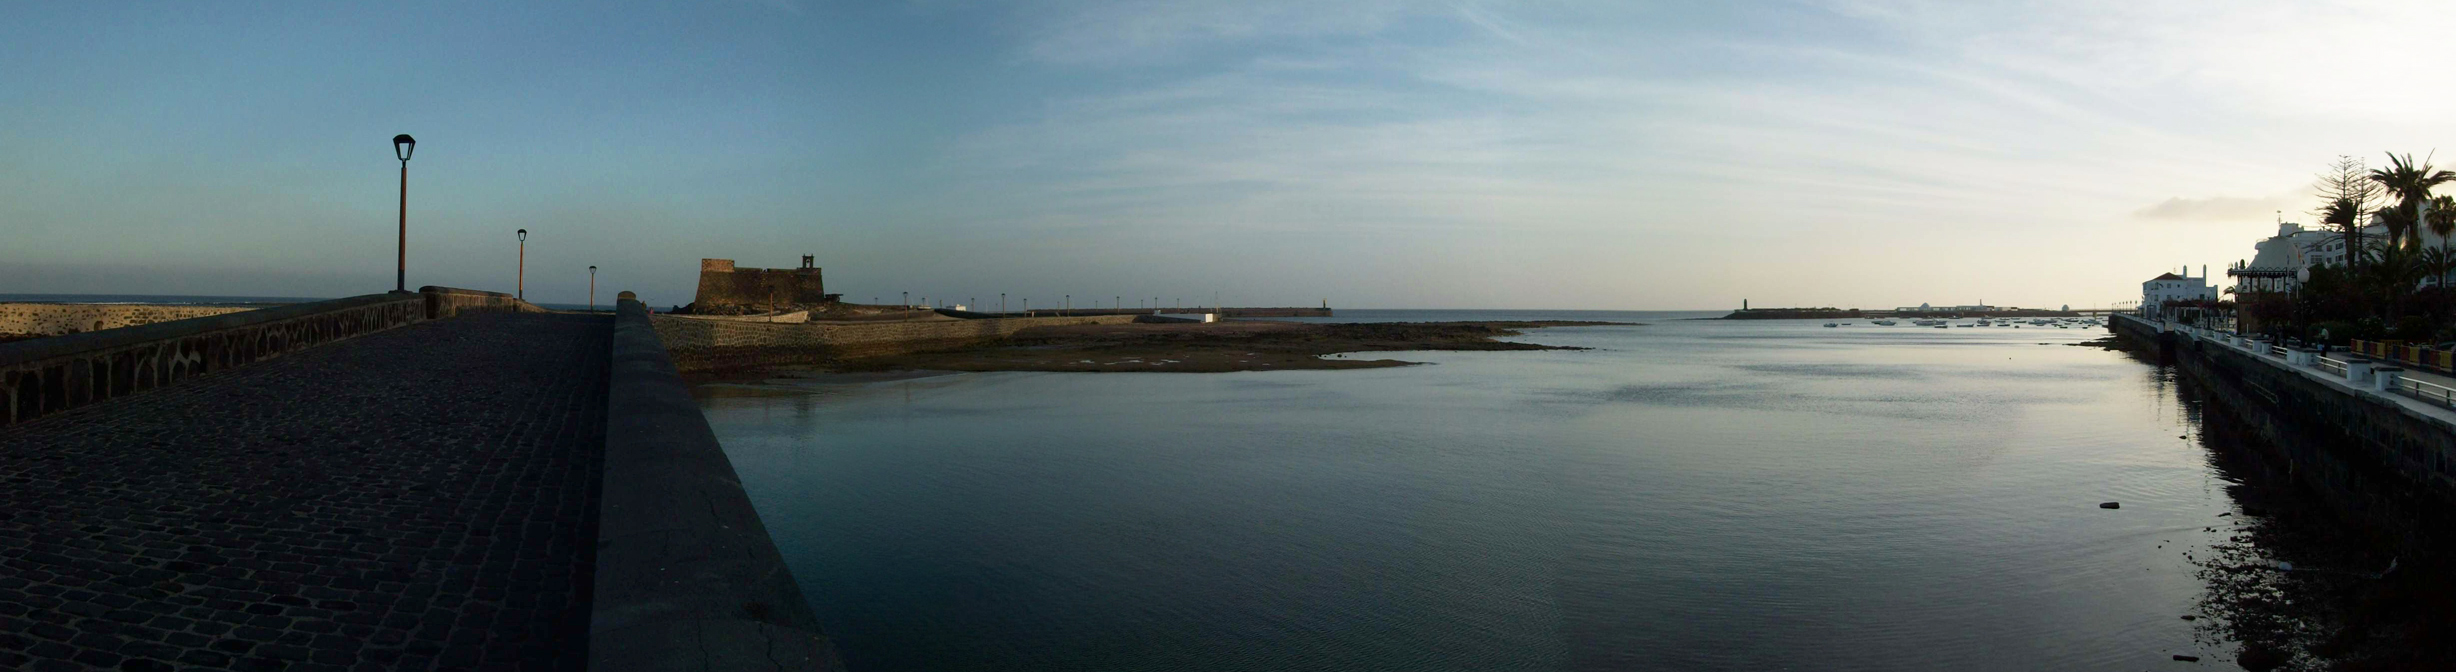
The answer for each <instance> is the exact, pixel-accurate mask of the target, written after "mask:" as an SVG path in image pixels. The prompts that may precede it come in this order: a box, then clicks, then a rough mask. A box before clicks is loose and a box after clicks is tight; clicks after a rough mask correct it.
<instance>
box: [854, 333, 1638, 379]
mask: <svg viewBox="0 0 2456 672" xmlns="http://www.w3.org/2000/svg"><path fill="white" fill-rule="evenodd" d="M1587 326H1636V325H1633V324H1631V323H1626V322H1414V323H1380V324H1346V323H1342V324H1320V323H1300V322H1268V321H1255V322H1221V323H1212V324H1200V323H1181V324H1139V323H1138V324H1116V325H1077V326H1065V327H1036V328H1032V329H1025V330H1023V331H1020V332H1017V333H1016V334H1015V335H1014V336H1013V337H1012V338H1009V339H1007V340H1005V341H1003V342H999V343H996V344H992V345H988V346H984V347H979V348H972V349H966V350H956V351H950V352H931V353H917V354H908V355H897V356H891V357H880V358H875V359H864V360H855V361H850V362H845V363H843V364H842V365H839V366H837V367H834V368H833V369H831V370H833V371H840V372H860V371H906V370H935V371H1101V372H1114V371H1166V372H1185V373H1207V372H1224V371H1274V370H1288V369H1369V368H1381V367H1391V366H1409V365H1413V364H1418V363H1420V362H1409V361H1403V360H1396V359H1379V358H1376V359H1359V358H1354V357H1345V356H1340V355H1345V354H1346V353H1357V352H1387V351H1404V350H1579V349H1583V348H1572V347H1565V346H1555V345H1541V344H1536V343H1517V342H1511V341H1503V340H1498V339H1499V338H1500V337H1504V336H1516V335H1519V334H1520V333H1522V332H1521V331H1520V330H1523V329H1536V328H1543V327H1587Z"/></svg>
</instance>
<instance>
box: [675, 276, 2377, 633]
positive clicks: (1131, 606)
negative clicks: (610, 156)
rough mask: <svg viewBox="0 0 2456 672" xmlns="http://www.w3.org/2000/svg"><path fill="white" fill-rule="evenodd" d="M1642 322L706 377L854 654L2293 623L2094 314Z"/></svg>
mask: <svg viewBox="0 0 2456 672" xmlns="http://www.w3.org/2000/svg"><path fill="white" fill-rule="evenodd" d="M1550 317H1555V318H1567V319H1596V318H1597V317H1598V316H1594V315H1567V316H1562V315H1552V316H1550ZM1601 317H1604V318H1605V319H1609V318H1610V317H1612V316H1601ZM1636 317H1638V318H1639V319H1638V320H1637V321H1644V322H1648V326H1645V327H1598V328H1578V329H1555V330H1545V331H1541V332H1537V333H1535V334H1531V335H1529V336H1528V337H1526V338H1529V339H1534V340H1539V341H1541V342H1547V343H1557V344H1563V345H1579V346H1587V347H1593V348H1597V349H1595V350H1589V351H1543V352H1511V353H1408V354H1407V355H1405V356H1404V357H1403V358H1407V359H1415V360H1419V361H1427V362H1433V363H1436V365H1435V366H1427V367H1411V368H1402V369H1376V370H1362V371H1311V372H1307V371H1285V372H1269V373H1240V374H1031V373H999V374H966V375H951V376H939V377H929V378H918V379H911V380H897V381H887V382H863V383H859V384H824V383H821V384H809V383H802V384H788V385H778V386H773V387H766V388H760V387H757V386H751V387H732V388H709V389H708V390H707V391H706V396H705V397H703V403H704V407H705V408H706V409H707V412H708V414H709V417H710V419H711V421H712V423H713V424H714V425H715V426H716V428H717V430H718V433H719V437H720V439H721V440H723V441H724V443H725V446H726V449H727V452H728V454H729V455H730V456H731V457H732V458H733V460H734V462H735V464H736V467H737V469H739V470H740V471H741V472H742V475H743V480H744V483H745V485H746V486H747V487H748V488H749V489H750V491H751V494H752V496H753V499H754V501H755V502H756V503H757V504H758V506H759V507H760V510H761V512H762V516H763V517H764V518H765V519H766V522H767V523H768V526H769V527H770V529H771V531H772V532H773V533H774V534H775V535H776V537H777V538H778V541H779V544H780V546H782V547H783V550H784V552H785V554H786V556H787V557H788V559H789V560H790V561H791V562H792V564H793V566H794V571H795V573H796V577H797V578H798V579H799V580H800V581H801V582H802V583H803V584H804V586H805V589H806V593H807V594H808V595H809V596H810V598H811V600H812V602H813V604H814V607H816V609H817V611H818V613H819V614H821V617H822V619H823V620H825V621H826V624H827V626H828V627H829V628H830V629H831V633H832V634H834V635H835V636H836V637H837V640H838V642H839V643H840V645H841V646H842V647H843V648H844V654H845V657H846V659H847V661H848V662H849V663H851V664H852V665H853V666H854V667H855V668H856V669H937V670H964V669H1013V668H1047V669H1087V670H1159V669H1205V670H1282V669H1318V670H1373V669H1460V670H1465V669H1491V668H1510V669H1930V670H1952V669H2038V670H2048V669H2057V670H2061V669H2119V668H2121V669H2136V668H2140V667H2152V666H2157V665H2166V664H2172V663H2171V662H2169V660H2168V659H2169V657H2170V656H2173V655H2195V656H2202V657H2204V658H2206V659H2209V660H2211V661H2212V662H2219V661H2223V660H2227V659H2230V658H2231V656H2232V655H2233V650H2234V649H2233V644H2232V642H2234V641H2237V640H2238V639H2241V638H2249V639H2251V641H2262V642H2265V641H2270V640H2269V639H2262V638H2264V637H2270V635H2267V634H2262V633H2266V632H2272V631H2274V632H2286V631H2289V630H2291V628H2289V627H2286V626H2283V625H2261V626H2260V627H2258V628H2252V627H2248V626H2247V625H2244V624H2249V623H2252V622H2253V619H2254V618H2256V617H2254V616H2245V615H2244V614H2246V613H2249V612H2251V611H2256V610H2257V609H2258V608H2262V605H2259V604H2247V603H2244V602H2243V601H2242V599H2241V596H2245V595H2249V596H2258V597H2260V599H2271V598H2268V597H2266V596H2268V595H2270V592H2269V588H2271V587H2272V586H2266V585H2250V586H2243V585H2236V584H2235V583H2228V582H2227V581H2228V580H2231V579H2232V578H2233V577H2238V576H2250V575H2249V574H2246V573H2244V572H2241V571H2239V570H2228V569H2224V568H2223V567H2230V566H2238V565H2241V564H2243V563H2250V562H2256V561H2258V560H2261V559H2264V558H2266V557H2267V556H2260V555H2258V554H2259V553H2266V552H2268V551H2267V550H2266V549H2267V548H2268V544H2270V543H2272V542H2270V541H2269V540H2268V539H2266V538H2264V537H2263V536H2262V535H2263V534H2266V533H2264V532H2262V530H2264V529H2268V528H2267V527H2264V526H2258V525H2251V524H2250V523H2255V522H2262V523H2264V522H2266V521H2274V520H2278V519H2279V518H2280V517H2279V516H2278V515H2277V514H2273V513H2269V515H2264V516H2255V517H2248V518H2247V517H2245V516H2243V515H2242V511H2241V509H2242V508H2243V506H2244V505H2241V504H2238V501H2237V499H2238V498H2245V497H2250V498H2255V499H2256V498H2257V497H2265V496H2267V495H2265V494H2264V492H2263V491H2262V490H2261V489H2260V488H2261V487H2262V486H2260V484H2261V483H2264V482H2266V481H2265V480H2264V479H2266V478H2268V472H2264V471H2260V470H2258V469H2255V468H2253V467H2251V466H2244V465H2238V464H2237V462H2238V461H2240V459H2239V458H2236V457H2232V455H2235V454H2237V453H2244V454H2256V451H2247V450H2243V449H2241V448H2240V447H2239V446H2238V443H2237V442H2238V440H2239V438H2240V436H2241V434H2242V433H2241V432H2240V431H2238V429H2236V428H2232V427H2229V426H2227V425H2225V424H2224V420H2223V418H2224V415H2223V414H2214V415H2215V416H2216V417H2217V418H2218V419H2217V420H2214V421H2211V420H2206V419H2204V418H2203V417H2202V416H2203V415H2204V414H2203V412H2202V411H2203V410H2204V409H2203V406H2202V402H2201V401H2200V399H2199V396H2198V395H2197V394H2196V392H2195V391H2194V388H2193V386H2192V385H2191V384H2189V383H2188V382H2185V381H2179V380H2177V379H2176V378H2175V376H2174V374H2173V372H2172V371H2171V370H2170V369H2168V368H2165V367H2160V366H2157V365H2156V364H2155V363H2153V362H2145V361H2142V360H2140V359H2137V358H2129V357H2127V356H2125V355H2122V354H2118V353H2110V352H2105V351H2101V350H2096V349H2090V348H2076V347H2069V346H2067V345H2065V344H2068V343H2072V342H2077V341H2080V340H2084V339H2088V338H2094V337H2096V336H2098V335H2099V334H2098V333H2096V332H2084V331H2080V330H2069V331H2043V330H2036V329H2031V330H2022V331H2013V330H2004V329H1998V330H1992V331H1991V330H1977V329H1955V330H1949V331H1947V330H1917V331H1912V330H1908V329H1901V330H1891V331H1887V330H1882V329H1877V328H1864V329H1859V330H1856V331H1853V330H1840V329H1836V330H1820V329H1818V328H1816V327H1814V326H1813V325H1799V324H1783V323H1759V324H1733V323H1729V322H1719V323H1718V322H1684V321H1678V320H1665V319H1654V318H1659V317H1660V316H1636ZM2042 343H2044V344H2045V345H2042ZM2254 464H2256V463H2254ZM2289 490H2290V489H2289ZM2108 500H2115V501H2121V502H2122V503H2123V508H2121V509H2119V510H2112V511H2110V510H2103V509H2099V508H2097V506H2096V504H2097V503H2098V502H2101V501H2108ZM2245 501H2253V500H2245ZM2251 506H2254V507H2257V506H2259V505H2257V504H2253V505H2251ZM2272 506H2276V507H2277V508H2279V509H2285V508H2287V507H2285V506H2283V505H2272ZM2263 513H2268V512H2267V511H2265V510H2264V511H2263ZM2276 527H2278V529H2284V526H2282V525H2279V526H2276ZM2298 553H2300V552H2299V551H2288V552H2280V554H2279V555H2278V556H2277V557H2279V558H2286V559H2295V558H2309V561H2310V562H2314V563H2319V564H2315V565H2313V566H2321V565H2327V566H2371V565H2364V564H2360V563H2358V562H2354V559H2346V562H2344V563H2342V564H2334V565H2330V564H2328V563H2329V562H2330V560H2328V559H2327V558H2324V557H2323V556H2320V555H2308V556H2306V555H2299V554H2298ZM2229 554H2234V555H2238V556H2243V557H2232V558H2229ZM2297 561H2298V562H2300V561H2301V560H2297ZM2220 562H2226V563H2234V564H2232V565H2220V564H2213V563H2220ZM2213 568H2214V569H2213ZM2213 571H2214V572H2220V573H2221V574H2216V575H2213V574H2211V572H2213ZM2285 580H2287V581H2299V580H2301V576H2300V574H2299V573H2297V574H2294V575H2291V576H2286V577H2285ZM2283 588H2284V592H2279V593H2276V594H2277V595H2292V594H2295V593H2294V592H2293V591H2294V590H2297V588H2295V587H2294V586H2292V585H2287V586H2283ZM2275 599H2287V598H2283V597H2280V598H2275ZM2263 613H2277V614H2279V617H2278V619H2277V620H2276V621H2275V622H2276V623H2280V624H2283V623H2298V622H2303V621H2302V620H2300V619H2299V617H2298V616H2296V615H2294V614H2292V613H2290V612H2287V611H2271V612H2263ZM2184 616H2194V617H2195V618H2194V619H2193V620H2184V619H2183V617H2184ZM2202 616H2214V617H2218V618H2201V617H2202ZM2293 637H2300V638H2302V639H2296V640H2292V641H2302V640H2307V639H2309V638H2308V637H2306V636H2304V635H2303V634H2294V635H2293ZM2279 641H2285V640H2279Z"/></svg>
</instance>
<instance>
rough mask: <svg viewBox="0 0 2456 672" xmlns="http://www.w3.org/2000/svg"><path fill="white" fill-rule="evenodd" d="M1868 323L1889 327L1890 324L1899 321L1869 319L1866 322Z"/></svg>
mask: <svg viewBox="0 0 2456 672" xmlns="http://www.w3.org/2000/svg"><path fill="white" fill-rule="evenodd" d="M1868 324H1873V325H1876V326H1879V327H1890V326H1893V325H1896V324H1900V323H1899V322H1895V321H1892V320H1874V321H1870V322H1868Z"/></svg>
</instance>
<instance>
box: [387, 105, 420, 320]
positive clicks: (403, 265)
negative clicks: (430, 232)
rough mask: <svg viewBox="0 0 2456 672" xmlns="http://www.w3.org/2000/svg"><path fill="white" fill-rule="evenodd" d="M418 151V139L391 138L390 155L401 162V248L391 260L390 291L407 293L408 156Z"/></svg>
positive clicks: (405, 135)
mask: <svg viewBox="0 0 2456 672" xmlns="http://www.w3.org/2000/svg"><path fill="white" fill-rule="evenodd" d="M415 151H418V139H417V138H412V137H409V134H408V133H403V134H400V135H395V136H392V155H393V156H394V157H397V158H399V159H400V160H401V246H400V247H399V248H398V251H399V255H398V256H397V257H395V258H394V259H393V261H394V265H393V269H392V291H395V292H406V291H409V155H410V153H412V152H415Z"/></svg>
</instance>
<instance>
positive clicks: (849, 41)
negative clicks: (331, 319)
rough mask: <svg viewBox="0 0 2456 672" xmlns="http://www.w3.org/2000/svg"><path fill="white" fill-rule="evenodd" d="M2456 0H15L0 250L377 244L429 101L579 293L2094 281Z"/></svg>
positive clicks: (444, 211)
mask: <svg viewBox="0 0 2456 672" xmlns="http://www.w3.org/2000/svg"><path fill="white" fill-rule="evenodd" d="M2451 14H2456V13H2451V12H2448V11H2446V10H2445V8H2443V7H2433V6H2431V5H2429V4H2427V3H2418V2H2416V3H2352V4H2334V5H2332V4H2323V3H2313V2H2274V3H2270V2H2170V3H2169V2H2162V3H2140V2H2099V1H2096V0H2075V1H2071V2H2008V3H1988V2H1907V1H1902V2H1896V1H1878V0H1836V1H1814V2H1809V1H1803V2H1756V3H1679V4H1647V3H1634V2H1591V3H1590V2H1570V1H1551V2H1514V3H1478V2H1422V3H1419V2H1378V1H1373V0H1360V1H1356V2H1340V3H1319V2H1274V1H1270V0H1247V1H1240V2H1092V1H1080V2H1078V1H1065V0H1060V1H1053V2H1041V3H998V2H980V3H957V2H943V1H937V0H921V1H917V2H905V3H888V2H868V3H834V2H816V1H811V0H767V1H764V2H751V1H745V2H675V3H665V4H645V3H643V4H631V5H624V6H606V5H604V4H602V3H568V4H552V3H494V2H483V3H481V2H472V3H261V4H257V3H237V2H230V3H190V2H165V3H30V4H27V5H20V6H13V7H11V9H10V10H9V12H8V17H9V20H8V21H5V22H0V236H5V237H6V240H7V241H8V242H7V244H6V245H4V246H0V292H90V293H186V294H242V295H309V296H340V295H348V294H357V293H365V292H372V291H381V290H385V289H390V281H391V273H392V255H393V241H394V208H395V198H396V194H395V189H396V188H397V180H398V177H399V176H398V174H397V172H396V171H397V169H398V164H397V162H395V161H394V160H393V159H392V155H391V149H390V147H389V146H388V145H387V141H388V139H389V138H390V137H391V136H392V135H393V134H395V133H411V134H414V135H416V136H418V138H419V139H420V145H419V150H418V153H417V156H416V158H415V159H414V160H413V161H412V162H411V177H410V179H411V186H410V197H411V212H410V237H411V242H410V250H409V255H410V283H411V284H412V285H420V284H440V285H451V286H460V287H473V288H483V289H508V288H509V287H510V285H511V283H512V268H513V238H512V234H511V232H512V230H513V229H517V228H527V229H529V230H530V231H531V238H530V252H529V264H530V288H531V295H532V296H533V297H537V298H541V299H543V300H548V301H579V300H581V299H582V298H583V295H584V293H585V291H586V286H587V285H586V280H587V275H586V271H585V268H586V267H587V266H589V265H591V264H594V265H598V266H600V267H601V268H602V270H601V272H600V273H601V275H600V287H601V289H602V290H603V292H602V293H611V292H612V291H614V290H618V289H631V290H636V291H639V292H641V293H642V294H643V296H644V298H646V299H647V300H649V301H651V302H653V303H658V304H674V303H684V302H687V301H688V300H689V298H690V297H689V293H690V291H691V288H692V283H693V280H694V277H695V274H696V272H697V267H698V259H699V258H700V257H722V258H732V259H736V260H738V261H739V262H740V263H742V264H743V265H747V266H791V265H793V264H795V263H796V262H797V261H798V259H799V255H801V254H805V253H808V254H816V255H818V257H819V262H820V264H821V265H822V266H825V267H826V268H827V269H828V279H829V285H830V287H831V289H835V290H839V291H843V292H845V293H847V294H848V298H853V299H855V300H867V299H869V298H870V297H872V296H882V297H889V298H890V300H892V297H895V296H897V294H898V293H899V292H907V291H909V292H912V293H913V295H914V296H916V297H919V296H931V297H952V298H954V299H957V300H963V299H967V298H982V299H989V297H994V296H996V295H997V294H998V293H1000V292H1006V293H1008V294H1009V295H1010V296H1012V297H1015V298H1016V299H1017V300H1020V299H1021V298H1023V297H1033V298H1034V300H1035V302H1036V303H1037V302H1040V301H1051V300H1054V299H1055V298H1056V297H1057V296H1059V295H1061V294H1074V295H1076V296H1077V297H1092V296H1099V297H1108V296H1116V295H1127V296H1129V297H1131V296H1134V295H1138V294H1139V295H1142V296H1158V297H1162V300H1163V302H1167V301H1173V300H1175V299H1178V298H1183V299H1185V300H1187V302H1189V303H1191V302H1194V301H1195V300H1197V299H1198V298H1200V299H1202V300H1207V299H1208V297H1209V296H1211V295H1212V293H1213V292H1218V293H1219V295H1220V296H1221V297H1222V298H1223V299H1224V300H1225V301H1227V302H1228V303H1231V304H1311V303H1314V302H1316V301H1319V300H1322V299H1328V300H1330V302H1331V303H1332V305H1334V306H1342V305H1343V306H1350V307H1583V308H1615V309H1684V308H1719V307H1725V306H1734V305H1736V304H1738V303H1739V301H1740V299H1742V298H1747V299H1750V300H1751V301H1752V302H1753V303H1755V304H1756V305H1800V304H1818V305H1825V304H1831V305H1845V306H1868V307H1889V306H1893V305H1902V304H1916V303H1920V302H1933V303H1967V302H1975V301H1979V300H1986V301H1988V302H1990V303H1995V304H1999V305H2053V304H2061V303H2071V304H2076V305H2077V304H2089V303H2103V302H2109V301H2116V300H2122V299H2126V298H2137V294H2138V283H2139V281H2140V280H2142V279H2145V278H2146V277H2148V276H2151V275H2155V274H2156V273H2157V272H2159V270H2160V269H2161V268H2164V267H2172V266H2178V265H2183V264H2192V265H2193V266H2194V270H2195V271H2197V270H2198V266H2199V265H2200V264H2207V265H2209V266H2210V267H2211V268H2212V269H2216V268H2220V267H2222V265H2223V264H2225V263H2227V262H2230V261H2233V260H2236V259H2239V258H2243V257H2248V256H2250V251H2251V243H2252V242H2253V241H2254V240H2255V239H2257V238H2259V237H2261V236H2264V235H2266V234H2268V233H2270V232H2272V231H2273V230H2274V226H2273V225H2272V224H2271V223H2270V222H2271V221H2273V219H2274V217H2275V215H2274V214H2273V213H2274V212H2275V211H2277V210H2284V211H2286V214H2287V216H2288V217H2289V218H2300V219H2305V220H2307V219H2308V217H2307V216H2304V215H2300V213H2301V212H2302V211H2305V210H2308V209H2309V208H2310V207H2311V206H2312V205H2313V201H2314V200H2315V199H2313V198H2311V197H2310V196H2309V194H2308V191H2309V190H2308V183H2309V181H2310V176H2311V173H2312V172H2314V171H2316V170H2318V169H2319V168H2320V167H2321V166H2322V165H2323V164H2325V163H2326V162H2327V161H2329V160H2331V159H2333V158H2335V156H2336V155H2338V154H2355V155H2362V156H2367V157H2370V158H2372V159H2373V160H2374V161H2375V162H2376V161H2377V160H2378V157H2379V155H2380V153H2381V152H2383V151H2397V152H2414V153H2417V154H2420V153H2427V152H2430V151H2432V150H2433V149H2434V148H2436V147H2437V146H2438V143H2439V141H2440V135H2442V134H2444V133H2445V131H2446V129H2447V128H2449V127H2450V126H2449V125H2448V120H2450V119H2456V86H2450V84H2451V81H2450V79H2451V75H2450V74H2449V73H2450V72H2451V70H2450V69H2449V68H2447V67H2445V66H2444V65H2443V64H2439V63H2438V62H2437V61H2438V60H2439V59H2438V58H2437V57H2436V56H2433V55H2432V54H2438V53H2444V51H2445V50H2444V49H2443V48H2440V47H2436V46H2433V45H2435V44H2438V43H2440V42H2443V41H2444V38H2445V36H2448V35H2456V20H2452V19H2451V18H2450V15H2451ZM2450 153H2451V155H2452V156H2451V157H2449V159H2448V160H2447V161H2442V162H2441V163H2443V164H2444V163H2456V151H2451V152H2450ZM1128 302H1129V303H1131V299H1129V301H1128ZM1079 303H1080V302H1079ZM1042 305H1045V304H1042Z"/></svg>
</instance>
